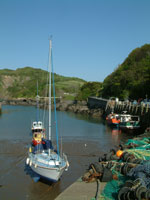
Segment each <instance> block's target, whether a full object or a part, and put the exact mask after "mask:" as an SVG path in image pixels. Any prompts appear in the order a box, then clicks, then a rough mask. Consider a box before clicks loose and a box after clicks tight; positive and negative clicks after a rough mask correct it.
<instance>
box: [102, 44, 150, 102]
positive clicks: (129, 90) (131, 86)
mask: <svg viewBox="0 0 150 200" xmlns="http://www.w3.org/2000/svg"><path fill="white" fill-rule="evenodd" d="M101 95H102V96H104V97H111V96H115V97H119V98H121V99H127V98H131V99H139V98H145V97H146V96H147V97H148V98H150V44H145V45H144V46H142V47H140V48H136V49H134V50H133V51H132V52H131V53H130V54H129V56H128V57H127V58H126V59H125V61H124V62H123V63H122V64H121V65H120V66H118V68H117V69H116V70H115V71H114V72H113V73H112V74H110V75H109V76H107V77H106V79H105V80H104V82H103V92H102V93H101Z"/></svg>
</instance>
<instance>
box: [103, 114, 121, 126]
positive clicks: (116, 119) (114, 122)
mask: <svg viewBox="0 0 150 200" xmlns="http://www.w3.org/2000/svg"><path fill="white" fill-rule="evenodd" d="M106 121H107V123H108V125H110V126H115V127H118V126H119V123H120V115H119V114H115V113H110V114H109V115H108V116H107V117H106Z"/></svg>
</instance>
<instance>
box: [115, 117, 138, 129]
mask: <svg viewBox="0 0 150 200" xmlns="http://www.w3.org/2000/svg"><path fill="white" fill-rule="evenodd" d="M119 127H120V129H123V130H137V129H139V128H140V117H139V116H135V115H129V114H123V115H121V116H120V124H119Z"/></svg>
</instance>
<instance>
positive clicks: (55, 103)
mask: <svg viewBox="0 0 150 200" xmlns="http://www.w3.org/2000/svg"><path fill="white" fill-rule="evenodd" d="M51 61H52V63H51V64H52V76H53V96H54V113H55V122H56V143H57V154H58V158H59V143H58V126H57V113H56V98H55V80H54V68H53V57H52V51H51Z"/></svg>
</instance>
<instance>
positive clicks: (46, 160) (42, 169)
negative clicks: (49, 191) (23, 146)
mask: <svg viewBox="0 0 150 200" xmlns="http://www.w3.org/2000/svg"><path fill="white" fill-rule="evenodd" d="M27 160H28V162H27V161H26V164H29V166H30V167H31V169H32V170H33V171H34V172H35V173H36V174H37V175H39V176H40V177H43V178H46V179H49V180H51V181H53V182H56V181H58V180H59V179H60V177H61V175H62V173H63V172H64V170H67V169H68V167H69V163H68V161H67V157H66V155H65V154H63V156H62V157H60V156H58V154H56V153H55V152H51V154H50V155H49V153H48V152H43V153H39V154H34V153H32V152H30V153H29V157H28V158H27Z"/></svg>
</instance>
